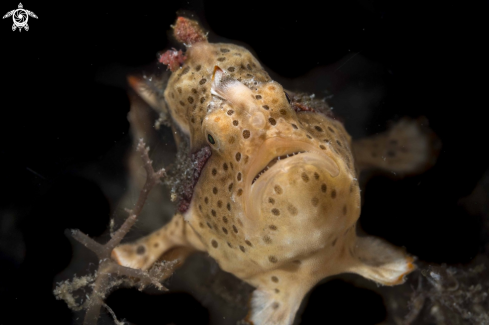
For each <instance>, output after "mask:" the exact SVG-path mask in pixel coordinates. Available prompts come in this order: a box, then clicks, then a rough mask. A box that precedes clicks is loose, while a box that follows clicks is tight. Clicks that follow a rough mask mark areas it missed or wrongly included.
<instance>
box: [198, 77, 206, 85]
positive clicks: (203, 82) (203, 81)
mask: <svg viewBox="0 0 489 325" xmlns="http://www.w3.org/2000/svg"><path fill="white" fill-rule="evenodd" d="M206 82H207V79H205V78H203V79H201V80H200V81H199V84H201V85H203V84H205V83H206Z"/></svg>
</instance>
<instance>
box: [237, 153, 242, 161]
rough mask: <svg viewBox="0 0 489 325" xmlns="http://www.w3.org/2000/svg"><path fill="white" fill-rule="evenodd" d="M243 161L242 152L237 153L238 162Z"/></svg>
mask: <svg viewBox="0 0 489 325" xmlns="http://www.w3.org/2000/svg"><path fill="white" fill-rule="evenodd" d="M240 160H241V152H237V153H236V161H240Z"/></svg>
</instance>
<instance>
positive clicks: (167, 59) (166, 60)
mask: <svg viewBox="0 0 489 325" xmlns="http://www.w3.org/2000/svg"><path fill="white" fill-rule="evenodd" d="M185 59H186V57H185V56H184V55H183V53H182V50H179V51H177V50H175V49H172V50H168V51H166V52H165V53H163V54H162V55H160V58H159V59H158V61H159V62H160V63H163V64H166V65H167V66H168V68H169V69H170V70H171V71H172V72H174V71H176V70H178V68H180V66H181V65H182V64H183V62H184V61H185Z"/></svg>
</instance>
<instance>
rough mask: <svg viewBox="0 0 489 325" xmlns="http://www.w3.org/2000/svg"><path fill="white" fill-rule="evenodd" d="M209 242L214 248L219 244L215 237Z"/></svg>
mask: <svg viewBox="0 0 489 325" xmlns="http://www.w3.org/2000/svg"><path fill="white" fill-rule="evenodd" d="M211 243H212V247H214V248H217V246H219V245H218V243H217V241H216V240H215V239H213V240H212V242H211Z"/></svg>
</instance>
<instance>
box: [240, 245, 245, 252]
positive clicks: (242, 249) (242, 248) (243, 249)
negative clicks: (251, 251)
mask: <svg viewBox="0 0 489 325" xmlns="http://www.w3.org/2000/svg"><path fill="white" fill-rule="evenodd" d="M239 249H241V251H242V252H243V253H244V252H245V248H244V247H243V246H241V245H239Z"/></svg>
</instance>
